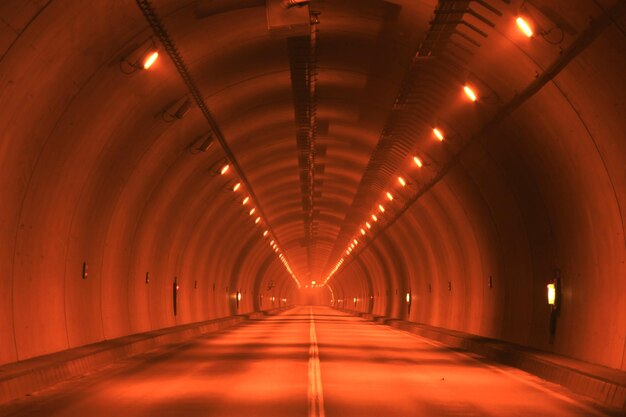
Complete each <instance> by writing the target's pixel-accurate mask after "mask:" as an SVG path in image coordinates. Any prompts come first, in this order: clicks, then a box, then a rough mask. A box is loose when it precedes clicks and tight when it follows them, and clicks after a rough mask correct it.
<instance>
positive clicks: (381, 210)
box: [378, 204, 385, 213]
mask: <svg viewBox="0 0 626 417" xmlns="http://www.w3.org/2000/svg"><path fill="white" fill-rule="evenodd" d="M378 210H379V211H380V212H381V213H384V212H385V207H383V205H382V204H379V205H378Z"/></svg>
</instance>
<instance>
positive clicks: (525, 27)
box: [515, 16, 533, 38]
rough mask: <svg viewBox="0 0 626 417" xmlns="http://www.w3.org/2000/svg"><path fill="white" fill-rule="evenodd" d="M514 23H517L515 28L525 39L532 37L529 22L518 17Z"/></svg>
mask: <svg viewBox="0 0 626 417" xmlns="http://www.w3.org/2000/svg"><path fill="white" fill-rule="evenodd" d="M515 23H517V27H518V28H519V30H521V31H522V33H523V34H524V35H525V36H526V37H528V38H530V37H532V36H533V28H532V26H531V24H530V22H529V21H527V20H526V19H524V18H523V17H521V16H519V17H518V18H517V19H515Z"/></svg>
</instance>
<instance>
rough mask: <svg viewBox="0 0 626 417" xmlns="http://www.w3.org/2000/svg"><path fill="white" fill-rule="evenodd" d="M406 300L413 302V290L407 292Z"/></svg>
mask: <svg viewBox="0 0 626 417" xmlns="http://www.w3.org/2000/svg"><path fill="white" fill-rule="evenodd" d="M406 302H407V303H410V302H411V291H408V292H407V293H406Z"/></svg>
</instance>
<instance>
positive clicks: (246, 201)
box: [241, 197, 250, 206]
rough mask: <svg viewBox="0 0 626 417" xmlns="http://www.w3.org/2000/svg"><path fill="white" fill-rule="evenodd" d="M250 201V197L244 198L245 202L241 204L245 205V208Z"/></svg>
mask: <svg viewBox="0 0 626 417" xmlns="http://www.w3.org/2000/svg"><path fill="white" fill-rule="evenodd" d="M248 201H250V197H246V198H244V199H243V201H242V202H241V204H243V205H244V206H245V205H246V204H248Z"/></svg>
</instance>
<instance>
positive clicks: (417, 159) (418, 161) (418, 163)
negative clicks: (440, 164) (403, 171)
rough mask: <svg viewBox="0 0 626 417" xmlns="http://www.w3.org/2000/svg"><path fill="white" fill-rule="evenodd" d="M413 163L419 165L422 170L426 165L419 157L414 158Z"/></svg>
mask: <svg viewBox="0 0 626 417" xmlns="http://www.w3.org/2000/svg"><path fill="white" fill-rule="evenodd" d="M413 162H415V165H417V167H418V168H421V167H422V166H423V165H424V164H423V163H422V160H421V159H419V158H418V157H417V156H414V157H413Z"/></svg>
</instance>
